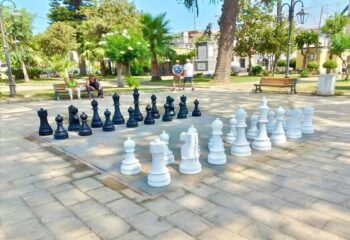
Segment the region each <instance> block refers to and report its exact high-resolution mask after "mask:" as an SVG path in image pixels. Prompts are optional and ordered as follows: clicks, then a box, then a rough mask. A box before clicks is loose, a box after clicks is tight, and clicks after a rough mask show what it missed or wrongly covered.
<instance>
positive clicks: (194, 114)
mask: <svg viewBox="0 0 350 240" xmlns="http://www.w3.org/2000/svg"><path fill="white" fill-rule="evenodd" d="M198 105H199V101H198V99H196V100H194V109H193V112H192V116H193V117H200V116H201V115H202V113H201V111H200V110H199V106H198Z"/></svg>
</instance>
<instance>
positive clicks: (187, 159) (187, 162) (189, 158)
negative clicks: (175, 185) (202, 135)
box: [179, 126, 202, 174]
mask: <svg viewBox="0 0 350 240" xmlns="http://www.w3.org/2000/svg"><path fill="white" fill-rule="evenodd" d="M180 140H181V141H182V142H183V144H182V146H181V161H180V166H179V171H180V172H181V173H183V174H196V173H199V172H201V171H202V166H201V164H200V162H199V153H200V152H199V146H198V133H197V129H195V128H194V127H193V126H191V127H190V128H189V129H188V130H187V132H182V133H181V134H180Z"/></svg>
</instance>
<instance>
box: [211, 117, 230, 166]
mask: <svg viewBox="0 0 350 240" xmlns="http://www.w3.org/2000/svg"><path fill="white" fill-rule="evenodd" d="M222 127H223V123H222V121H221V120H220V119H219V118H217V119H215V120H214V121H213V122H212V124H211V128H212V138H211V139H212V140H211V144H210V147H209V154H208V163H210V164H213V165H221V164H225V163H226V155H225V148H224V142H223V141H222V139H221V135H222Z"/></svg>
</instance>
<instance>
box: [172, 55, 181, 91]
mask: <svg viewBox="0 0 350 240" xmlns="http://www.w3.org/2000/svg"><path fill="white" fill-rule="evenodd" d="M172 72H173V75H174V78H173V91H175V87H176V82H177V84H178V87H179V90H180V85H181V75H182V73H183V67H182V66H181V65H180V61H179V60H176V61H175V65H174V66H173V69H172Z"/></svg>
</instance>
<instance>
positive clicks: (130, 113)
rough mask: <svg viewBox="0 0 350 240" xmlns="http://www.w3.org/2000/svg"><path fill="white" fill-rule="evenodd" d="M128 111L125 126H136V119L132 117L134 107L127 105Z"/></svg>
mask: <svg viewBox="0 0 350 240" xmlns="http://www.w3.org/2000/svg"><path fill="white" fill-rule="evenodd" d="M128 113H129V119H128V121H127V122H126V127H127V128H134V127H137V126H138V125H139V124H138V122H137V121H136V119H135V118H134V109H133V108H132V107H129V109H128Z"/></svg>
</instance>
